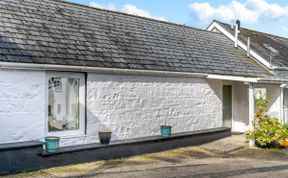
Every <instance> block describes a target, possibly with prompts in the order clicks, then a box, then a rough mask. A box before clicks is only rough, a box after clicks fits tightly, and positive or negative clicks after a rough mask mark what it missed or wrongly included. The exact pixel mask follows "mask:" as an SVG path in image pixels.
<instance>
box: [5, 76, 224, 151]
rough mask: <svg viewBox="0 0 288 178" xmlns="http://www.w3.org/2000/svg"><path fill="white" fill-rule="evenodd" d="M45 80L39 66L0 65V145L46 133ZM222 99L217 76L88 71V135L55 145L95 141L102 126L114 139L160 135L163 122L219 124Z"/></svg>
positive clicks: (182, 126) (184, 126)
mask: <svg viewBox="0 0 288 178" xmlns="http://www.w3.org/2000/svg"><path fill="white" fill-rule="evenodd" d="M46 80H47V78H46V74H45V72H41V71H21V70H0V91H1V92H0V122H1V125H0V131H1V134H0V144H1V143H12V142H22V141H30V140H42V139H43V138H44V137H45V124H46V122H47V118H46V113H45V110H46V109H47V103H45V102H46V99H45V97H46V92H47V90H46ZM221 98H222V82H221V81H216V80H215V81H213V80H204V79H200V78H171V77H170V78H168V77H151V76H150V77H149V76H127V75H106V74H105V75H104V74H103V75H102V74H88V82H87V100H88V101H87V103H88V105H87V107H88V109H87V110H88V113H87V134H86V135H84V136H83V135H82V136H74V137H66V138H65V137H64V138H61V142H60V144H61V145H62V146H68V145H77V144H86V143H94V142H98V131H99V130H101V129H110V130H112V131H113V138H112V139H113V140H120V139H129V138H137V137H144V136H151V135H159V134H160V130H159V127H160V125H161V124H164V122H165V121H166V122H168V123H169V124H171V125H172V127H173V128H172V130H173V132H174V133H176V132H185V131H194V130H201V129H208V128H215V127H221V126H222V104H221Z"/></svg>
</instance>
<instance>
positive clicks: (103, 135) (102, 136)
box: [98, 130, 112, 144]
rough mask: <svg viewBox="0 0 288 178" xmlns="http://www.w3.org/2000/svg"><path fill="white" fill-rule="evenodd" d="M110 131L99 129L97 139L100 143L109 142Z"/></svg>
mask: <svg viewBox="0 0 288 178" xmlns="http://www.w3.org/2000/svg"><path fill="white" fill-rule="evenodd" d="M111 134H112V132H111V131H110V130H101V131H99V132H98V136H99V140H100V143H101V144H109V143H110V140H111Z"/></svg>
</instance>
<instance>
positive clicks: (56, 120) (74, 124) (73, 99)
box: [48, 77, 80, 132]
mask: <svg viewBox="0 0 288 178" xmlns="http://www.w3.org/2000/svg"><path fill="white" fill-rule="evenodd" d="M79 87H80V79H79V78H70V77H69V78H66V77H49V79H48V103H49V104H48V131H49V132H51V131H53V132H54V131H65V130H78V129H79Z"/></svg>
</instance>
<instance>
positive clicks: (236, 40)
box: [234, 20, 240, 48]
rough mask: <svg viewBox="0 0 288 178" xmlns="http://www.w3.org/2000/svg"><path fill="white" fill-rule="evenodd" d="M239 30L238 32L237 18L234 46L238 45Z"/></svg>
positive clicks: (238, 21) (238, 23)
mask: <svg viewBox="0 0 288 178" xmlns="http://www.w3.org/2000/svg"><path fill="white" fill-rule="evenodd" d="M239 32H240V20H237V21H236V25H235V45H234V47H235V48H237V47H238V33H239Z"/></svg>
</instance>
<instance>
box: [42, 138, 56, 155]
mask: <svg viewBox="0 0 288 178" xmlns="http://www.w3.org/2000/svg"><path fill="white" fill-rule="evenodd" d="M59 140H60V137H45V149H46V151H47V152H48V153H54V152H56V151H57V150H58V149H59Z"/></svg>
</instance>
